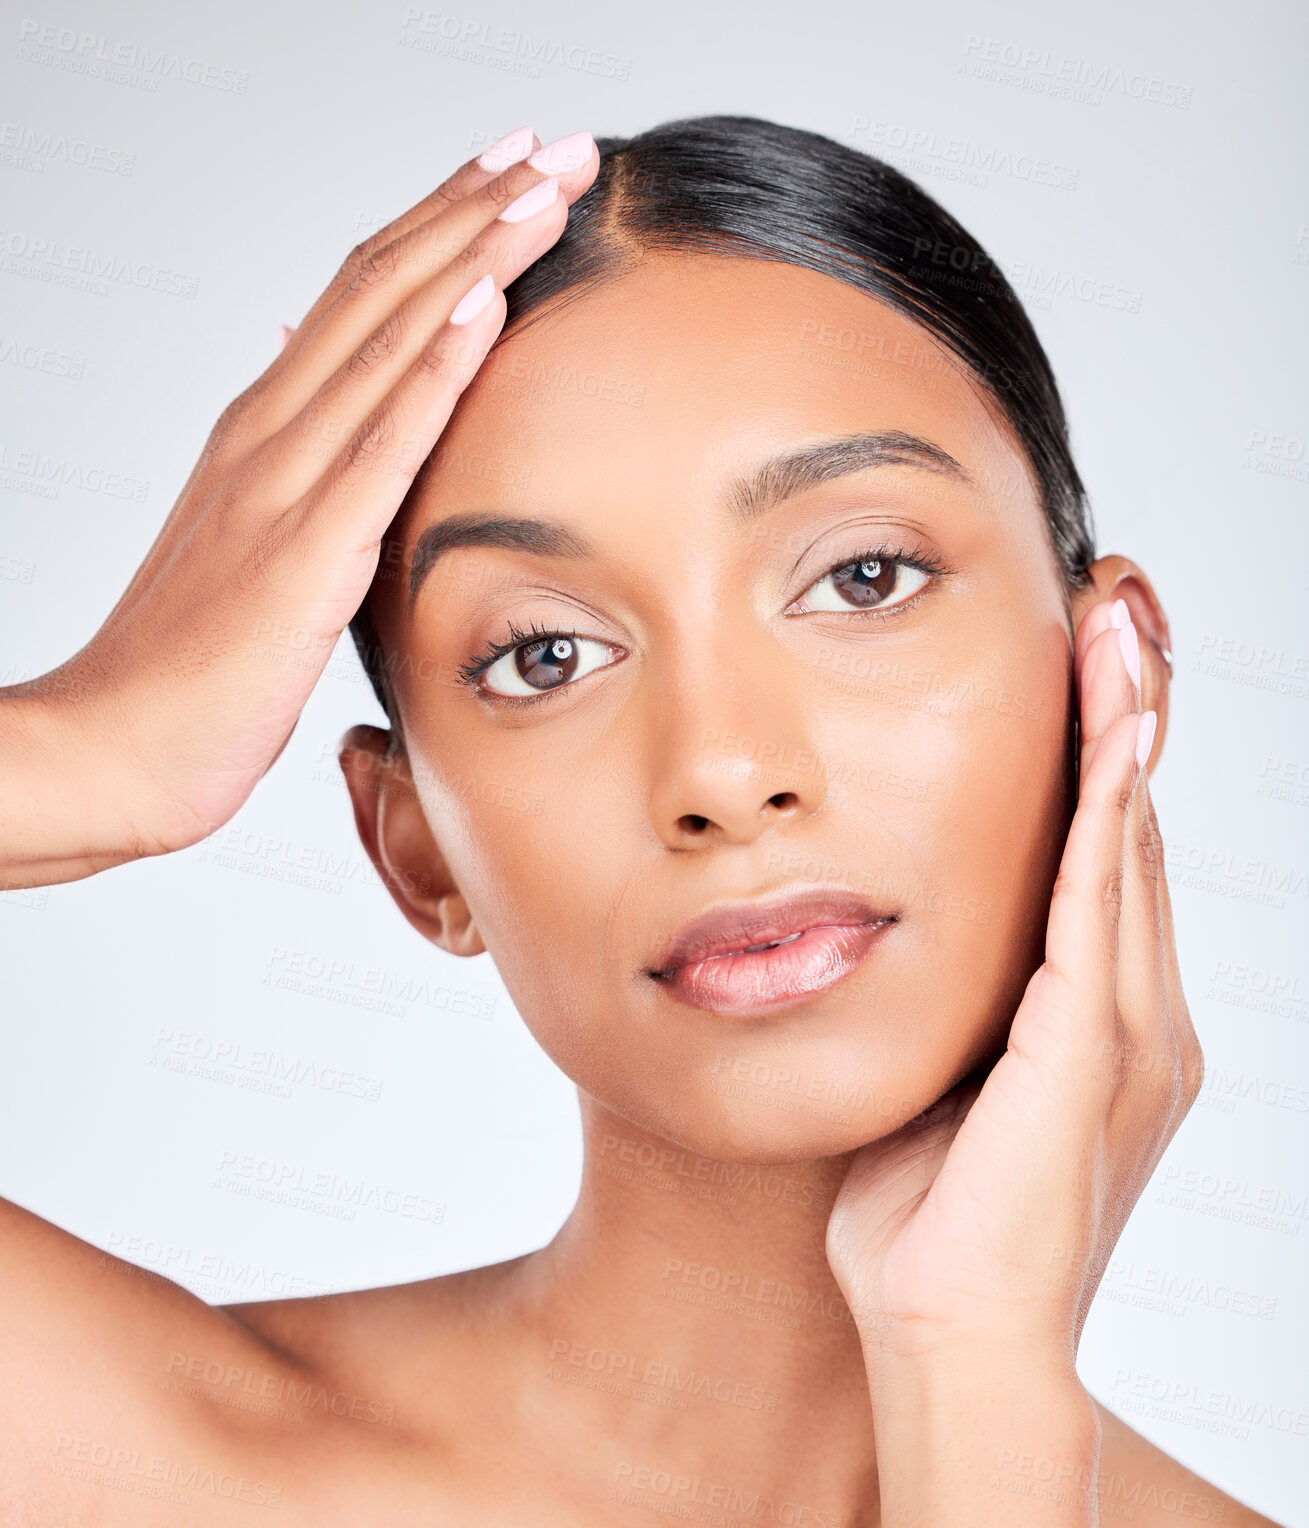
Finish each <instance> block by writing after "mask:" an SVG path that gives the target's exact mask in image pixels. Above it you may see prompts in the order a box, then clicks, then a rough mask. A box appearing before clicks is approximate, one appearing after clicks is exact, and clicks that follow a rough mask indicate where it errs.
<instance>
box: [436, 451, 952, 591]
mask: <svg viewBox="0 0 1309 1528" xmlns="http://www.w3.org/2000/svg"><path fill="white" fill-rule="evenodd" d="M873 467H919V468H922V469H923V470H925V471H927V472H935V473H938V474H940V475H941V476H944V477H950V478H953V479H955V480H956V481H957V482H960V483H965V484H969V485H971V484H972V478H971V477H970V476H969V475H968V473H967V472H966V471H965V469H964V468H963V467H962V466H961V465H960V464H959V463H958V462H957V461H956V460H955V459H954V457H953V456H951V455H950V453H949V452H948V451H945V450H943V449H942V448H941V447H940V446H938V445H935V444H934V443H933V442H932V441H930V440H923V439H922V438H921V437H920V436H917V435H907V434H905V433H904V432H903V431H901V430H884V431H881V432H878V433H862V434H857V435H843V436H841V437H839V438H838V439H835V440H824V441H819V442H817V443H816V444H814V445H811V446H800V447H798V448H797V449H796V450H794V451H787V452H785V453H784V454H783V455H781V456H774V457H771V458H769V460H767V461H765V462H762V463H760V465H759V466H758V467H756V468H755V469H754V470H753V471H752V472H750V473H748V474H746V475H745V476H744V477H740V478H738V479H737V480H736V481H735V482H734V483H733V484H732V486H731V488H730V489H729V490H728V494H727V504H728V507H729V508H730V510H731V511H732V513H733V515H734V516H735V517H736V518H737V519H738V520H742V521H750V520H753V519H755V518H756V517H757V516H759V515H762V514H766V513H767V512H768V511H769V510H770V509H775V508H776V507H777V506H778V505H779V504H781V503H783V502H784V501H785V500H787V499H791V498H794V497H795V496H796V495H797V494H800V493H804V492H805V491H806V490H808V489H810V488H816V487H817V486H818V485H819V484H821V483H830V482H832V481H834V480H835V479H836V478H842V477H847V476H849V475H850V474H851V473H853V472H866V471H867V470H869V469H870V468H873ZM469 546H486V547H504V548H508V549H510V550H516V551H524V552H532V553H533V554H535V555H536V556H538V557H561V558H571V559H580V558H587V557H593V556H594V555H595V550H596V549H595V547H594V546H593V544H592V543H591V542H590V541H588V540H587V538H586V537H585V536H583V535H581V534H580V533H579V532H578V531H575V530H572V529H570V528H569V527H568V526H566V525H560V524H559V523H558V522H557V521H553V520H540V519H536V518H534V517H530V516H521V515H493V514H482V513H477V512H469V513H465V514H460V515H452V516H450V518H449V519H447V520H439V521H437V523H436V524H435V525H429V526H428V527H427V529H426V530H425V531H424V532H423V534H422V535H421V536H420V537H419V538H418V542H417V544H416V545H415V547H414V556H413V561H412V562H411V564H410V566H409V604H410V606H411V607H412V605H413V603H414V601H415V599H417V597H418V591H419V589H420V588H421V587H422V584H423V580H424V579H425V578H426V577H427V575H428V574H429V573H430V572H431V571H432V568H433V567H434V566H435V564H436V563H437V562H438V561H439V559H440V558H442V557H444V556H445V554H446V553H447V552H453V551H455V550H456V549H458V548H459V547H469Z"/></svg>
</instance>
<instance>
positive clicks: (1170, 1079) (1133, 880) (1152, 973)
mask: <svg viewBox="0 0 1309 1528" xmlns="http://www.w3.org/2000/svg"><path fill="white" fill-rule="evenodd" d="M1152 718H1153V713H1150V714H1149V716H1148V717H1143V718H1142V734H1141V735H1142V741H1143V743H1144V746H1146V747H1147V748H1148V747H1149V744H1150V742H1151V740H1152V739H1153V732H1154V729H1153V724H1152ZM1162 883H1163V856H1162V845H1161V844H1160V843H1159V842H1158V839H1157V829H1156V826H1155V823H1154V814H1153V811H1152V808H1151V804H1150V792H1149V786H1148V783H1147V781H1146V778H1145V775H1144V773H1142V776H1141V779H1140V781H1139V783H1138V785H1137V788H1136V791H1135V792H1134V794H1133V796H1132V804H1131V807H1130V808H1129V810H1128V814H1127V824H1126V832H1125V837H1124V844H1123V910H1122V917H1121V919H1120V922H1119V929H1118V984H1117V1005H1118V1013H1119V1017H1120V1019H1121V1021H1122V1026H1123V1033H1122V1040H1123V1042H1124V1045H1125V1050H1124V1053H1123V1054H1120V1055H1119V1056H1118V1057H1116V1058H1115V1059H1116V1062H1117V1066H1118V1069H1119V1071H1120V1072H1122V1071H1124V1070H1126V1071H1127V1072H1128V1074H1129V1076H1130V1077H1131V1079H1132V1080H1134V1081H1135V1082H1136V1083H1138V1084H1139V1085H1141V1086H1142V1087H1143V1088H1144V1089H1145V1091H1146V1092H1147V1093H1148V1094H1151V1095H1154V1096H1156V1097H1159V1098H1162V1097H1163V1096H1164V1095H1167V1099H1168V1106H1169V1107H1171V1102H1172V1092H1173V1090H1174V1088H1175V1086H1176V1071H1177V1066H1178V1060H1179V1053H1178V1046H1177V1038H1176V1035H1175V1033H1174V1027H1173V1020H1172V1016H1171V1013H1170V1003H1169V990H1168V976H1167V970H1166V961H1165V940H1166V937H1167V934H1166V929H1165V925H1164V914H1163V903H1162V900H1161V887H1162Z"/></svg>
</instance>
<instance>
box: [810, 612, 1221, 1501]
mask: <svg viewBox="0 0 1309 1528" xmlns="http://www.w3.org/2000/svg"><path fill="white" fill-rule="evenodd" d="M1126 616H1127V607H1126V605H1125V604H1122V603H1121V602H1119V603H1114V602H1101V603H1100V604H1097V605H1095V606H1094V607H1092V609H1091V610H1090V611H1089V612H1088V613H1087V615H1086V617H1085V619H1084V620H1083V622H1082V623H1081V627H1080V629H1079V631H1078V633H1077V639H1076V643H1075V671H1076V675H1077V681H1078V691H1079V717H1080V723H1081V737H1082V743H1081V771H1080V774H1081V778H1080V785H1079V796H1078V804H1077V810H1076V812H1075V814H1074V817H1073V822H1072V825H1071V828H1070V830H1069V834H1068V841H1067V845H1066V847H1065V850H1064V854H1063V858H1062V861H1061V863H1060V868H1059V874H1058V877H1057V879H1056V882H1055V887H1054V892H1053V896H1052V900H1051V906H1050V914H1049V919H1048V923H1047V931H1046V946H1045V960H1044V963H1043V964H1042V965H1041V967H1040V969H1039V970H1038V971H1037V972H1036V973H1035V974H1034V976H1033V977H1032V979H1031V981H1030V982H1029V983H1028V987H1027V991H1026V993H1025V995H1024V997H1023V1000H1022V1003H1021V1004H1020V1006H1019V1008H1018V1011H1017V1013H1016V1014H1015V1016H1014V1020H1013V1024H1012V1026H1011V1030H1010V1036H1009V1043H1008V1048H1007V1049H1006V1051H1005V1054H1004V1055H1003V1056H1002V1057H1001V1058H1000V1060H999V1061H998V1062H997V1063H996V1065H995V1066H994V1068H993V1069H992V1070H991V1072H990V1074H989V1076H988V1077H987V1078H986V1079H985V1082H984V1083H982V1084H981V1085H980V1086H979V1085H978V1084H977V1082H976V1081H973V1082H970V1083H969V1084H967V1085H962V1086H961V1087H960V1088H958V1089H956V1090H954V1092H953V1093H951V1094H949V1095H947V1097H946V1098H945V1099H943V1100H942V1101H941V1102H940V1103H938V1104H937V1105H935V1106H933V1108H931V1109H929V1110H928V1111H927V1112H926V1113H925V1114H924V1115H922V1116H920V1117H919V1118H918V1119H917V1120H915V1121H912V1122H911V1123H910V1124H909V1125H907V1126H906V1127H905V1128H904V1129H903V1130H900V1131H898V1132H896V1134H895V1135H892V1136H889V1137H887V1138H886V1139H884V1140H881V1141H878V1142H875V1143H874V1144H873V1145H871V1146H867V1147H865V1148H863V1150H862V1151H861V1152H860V1153H859V1154H858V1155H857V1156H856V1158H855V1160H854V1163H853V1165H852V1167H851V1170H850V1173H849V1175H848V1177H847V1179H846V1182H845V1185H844V1187H843V1189H842V1191H841V1194H840V1196H839V1198H838V1200H837V1203H836V1207H835V1209H834V1211H833V1215H832V1220H831V1224H830V1227H829V1232H828V1256H829V1260H830V1261H831V1264H832V1268H833V1271H834V1272H835V1274H836V1277H837V1279H838V1281H839V1282H840V1284H841V1286H842V1288H843V1290H844V1291H845V1294H846V1298H847V1300H848V1301H849V1303H850V1307H851V1310H852V1311H853V1313H854V1315H855V1319H856V1322H857V1324H858V1326H859V1330H860V1335H861V1338H862V1340H863V1345H864V1355H865V1361H866V1365H867V1369H868V1378H869V1386H870V1394H871V1396H872V1399H873V1405H874V1412H875V1414H876V1415H877V1416H878V1418H879V1450H878V1452H879V1461H880V1459H881V1457H882V1447H881V1440H882V1437H883V1425H884V1426H885V1430H886V1435H887V1436H888V1437H891V1438H897V1439H899V1440H900V1442H901V1443H903V1444H905V1445H912V1446H907V1447H896V1448H895V1449H894V1451H893V1452H892V1453H891V1454H890V1455H889V1457H891V1458H896V1459H903V1458H910V1459H917V1461H918V1465H917V1467H916V1469H915V1470H914V1472H913V1474H914V1476H915V1479H914V1480H910V1479H909V1478H908V1477H907V1476H906V1478H905V1479H904V1480H903V1481H900V1482H898V1483H897V1481H896V1480H895V1479H890V1480H888V1481H887V1482H886V1484H885V1486H884V1495H883V1510H884V1512H887V1511H888V1502H894V1501H896V1500H897V1499H898V1498H899V1497H900V1496H903V1498H904V1500H905V1502H909V1501H910V1500H911V1499H912V1500H914V1501H917V1502H918V1504H919V1506H921V1505H922V1504H921V1501H920V1500H919V1498H918V1497H915V1496H914V1492H915V1491H916V1489H917V1487H918V1486H919V1485H920V1484H921V1480H922V1454H921V1452H920V1448H921V1447H927V1448H928V1449H929V1451H930V1441H929V1440H930V1437H932V1436H938V1437H939V1436H942V1435H943V1433H942V1429H945V1430H946V1431H948V1430H949V1428H950V1427H951V1426H953V1425H954V1424H955V1423H957V1422H958V1421H959V1420H960V1417H961V1415H962V1414H964V1413H967V1414H968V1415H969V1416H970V1417H972V1416H975V1414H976V1411H975V1400H976V1394H977V1388H978V1386H979V1385H980V1384H985V1386H986V1389H987V1393H988V1396H989V1397H990V1410H989V1412H988V1416H989V1417H991V1418H992V1419H993V1420H992V1421H991V1422H990V1423H988V1426H989V1427H990V1428H991V1429H992V1431H993V1432H994V1433H995V1437H994V1439H993V1438H991V1437H990V1436H989V1435H988V1433H987V1428H985V1427H979V1428H974V1430H973V1432H972V1433H970V1434H969V1439H970V1441H969V1444H968V1446H967V1447H966V1448H963V1449H961V1450H958V1451H952V1452H951V1455H950V1459H949V1460H948V1461H947V1464H946V1467H945V1468H944V1469H942V1470H939V1471H937V1472H936V1473H935V1474H934V1475H933V1489H934V1490H935V1491H936V1492H937V1493H939V1494H937V1495H936V1496H934V1497H933V1501H932V1503H931V1504H930V1505H929V1507H928V1508H927V1509H925V1510H926V1511H927V1515H925V1516H921V1515H915V1513H916V1512H917V1510H918V1509H917V1507H916V1508H915V1509H914V1511H907V1512H906V1513H905V1514H904V1515H903V1516H895V1518H894V1520H895V1521H897V1522H900V1521H903V1522H905V1523H909V1522H914V1523H917V1522H919V1521H922V1522H924V1523H926V1522H929V1521H939V1520H949V1519H950V1518H951V1517H952V1515H953V1516H955V1518H956V1520H960V1521H962V1520H964V1514H967V1513H973V1514H974V1515H973V1516H971V1517H969V1518H968V1520H970V1521H983V1520H985V1521H990V1520H991V1519H990V1518H988V1517H985V1515H984V1514H982V1515H980V1516H979V1515H976V1509H978V1508H979V1507H980V1506H981V1505H983V1504H986V1503H988V1502H989V1496H988V1487H987V1485H986V1483H985V1479H984V1477H985V1476H986V1473H987V1472H986V1459H987V1458H988V1457H989V1456H988V1450H989V1449H990V1448H991V1444H992V1442H994V1444H995V1447H997V1448H999V1447H1002V1446H1003V1447H1009V1448H1014V1447H1019V1446H1020V1445H1021V1447H1022V1448H1023V1449H1024V1450H1025V1451H1029V1452H1031V1451H1035V1452H1038V1453H1039V1452H1042V1451H1044V1452H1045V1454H1046V1456H1047V1457H1054V1458H1058V1457H1061V1452H1060V1451H1061V1450H1062V1451H1063V1454H1064V1455H1068V1454H1073V1455H1077V1456H1080V1453H1081V1452H1083V1451H1087V1450H1089V1451H1090V1452H1091V1453H1092V1454H1093V1452H1094V1446H1093V1445H1094V1439H1093V1437H1092V1434H1093V1433H1094V1431H1095V1427H1094V1422H1093V1418H1094V1413H1093V1408H1091V1405H1090V1402H1089V1398H1088V1397H1086V1395H1085V1392H1084V1391H1083V1390H1082V1389H1081V1386H1080V1383H1079V1381H1078V1380H1077V1375H1076V1371H1075V1368H1074V1361H1075V1358H1076V1352H1077V1343H1078V1339H1079V1338H1080V1335H1081V1328H1082V1323H1083V1321H1084V1320H1085V1317H1086V1313H1087V1310H1088V1309H1089V1306H1090V1301H1091V1297H1092V1296H1093V1294H1094V1292H1095V1288H1096V1286H1097V1284H1098V1283H1099V1279H1100V1276H1101V1273H1102V1271H1103V1269H1104V1266H1105V1263H1106V1262H1107V1260H1108V1258H1109V1255H1110V1253H1111V1251H1112V1249H1113V1247H1114V1244H1115V1243H1116V1242H1117V1240H1118V1237H1119V1235H1120V1234H1121V1231H1122V1228H1123V1224H1124V1222H1125V1220H1126V1218H1127V1215H1128V1213H1129V1212H1130V1210H1131V1208H1132V1206H1133V1205H1134V1204H1135V1203H1136V1200H1137V1199H1138V1197H1139V1196H1140V1194H1141V1192H1142V1190H1143V1189H1144V1187H1145V1184H1146V1182H1147V1180H1148V1178H1149V1175H1150V1173H1151V1172H1152V1171H1153V1169H1154V1166H1155V1164H1156V1163H1157V1162H1158V1160H1159V1157H1160V1155H1161V1154H1162V1152H1163V1150H1164V1147H1165V1146H1166V1145H1167V1143H1168V1141H1169V1139H1170V1138H1171V1137H1172V1135H1173V1133H1174V1131H1175V1130H1176V1128H1177V1126H1178V1124H1180V1122H1181V1119H1182V1117H1183V1116H1184V1115H1185V1113H1186V1111H1187V1110H1188V1109H1189V1107H1190V1105H1191V1103H1192V1102H1193V1101H1194V1098H1195V1095H1196V1092H1197V1091H1198V1089H1199V1082H1200V1065H1201V1063H1200V1053H1199V1047H1198V1044H1197V1042H1196V1039H1195V1034H1194V1031H1193V1029H1192V1027H1191V1022H1190V1017H1189V1014H1188V1012H1187V1009H1186V1003H1185V999H1184V998H1183V995H1182V989H1181V981H1180V976H1179V972H1178V966H1177V957H1176V951H1175V949H1174V943H1173V933H1172V919H1171V912H1170V908H1169V903H1168V891H1167V886H1166V884H1165V882H1164V877H1163V869H1162V866H1163V856H1162V844H1161V840H1160V837H1159V830H1158V826H1157V824H1156V822H1155V817H1154V810H1153V807H1152V805H1151V803H1150V799H1149V787H1148V783H1147V779H1146V776H1145V772H1144V768H1143V765H1144V763H1145V760H1146V758H1147V757H1148V755H1149V753H1150V750H1151V746H1152V744H1153V741H1154V736H1155V715H1154V713H1153V712H1152V711H1151V712H1146V713H1145V714H1144V715H1142V714H1141V713H1140V710H1139V704H1140V681H1141V668H1140V660H1139V651H1140V644H1139V637H1138V636H1137V633H1136V632H1135V630H1134V629H1133V626H1132V623H1131V622H1130V621H1129V620H1128V619H1126ZM1038 1394H1039V1395H1040V1396H1041V1397H1042V1404H1040V1405H1033V1403H1032V1397H1033V1396H1034V1395H1038ZM938 1408H939V1409H940V1414H939V1415H937V1416H935V1417H933V1412H934V1411H935V1410H937V1409H938ZM970 1408H971V1410H970ZM915 1429H926V1432H925V1434H924V1436H923V1437H920V1438H917V1439H916V1441H915ZM1016 1440H1018V1441H1016ZM1051 1450H1053V1452H1051ZM935 1462H936V1461H934V1464H935ZM992 1462H993V1461H992ZM990 1505H991V1506H994V1503H993V1502H991V1503H990ZM932 1513H935V1514H936V1515H935V1516H933V1515H931V1514H932Z"/></svg>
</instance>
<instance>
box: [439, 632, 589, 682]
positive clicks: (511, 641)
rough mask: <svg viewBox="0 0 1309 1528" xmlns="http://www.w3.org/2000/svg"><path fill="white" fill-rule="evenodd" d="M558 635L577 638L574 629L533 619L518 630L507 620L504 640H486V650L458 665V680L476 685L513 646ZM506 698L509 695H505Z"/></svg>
mask: <svg viewBox="0 0 1309 1528" xmlns="http://www.w3.org/2000/svg"><path fill="white" fill-rule="evenodd" d="M559 637H567V638H568V639H569V640H570V641H573V642H575V641H576V640H577V632H576V631H563V630H560V629H557V628H555V627H552V626H538V625H537V624H536V622H535V621H533V622H531V623H530V625H529V627H528V630H527V631H519V629H518V627H517V626H515V625H514V623H513V622H512V621H510V622H509V637H508V640H507V641H504V642H488V643H487V645H486V651H485V652H484V653H483V654H482V655H481V656H480V657H478V658H472V659H470V660H469V661H468V662H467V663H461V664H460V665H459V682H460V683H461V684H467V685H476V683H477V681H478V680H479V679H480V678H481V677H482V675H483V674H485V673H486V671H487V669H489V668H490V667H491V665H492V664H493V663H498V662H499V661H500V659H501V658H503V657H504V655H505V654H506V653H511V652H513V650H514V648H516V647H521V646H522V645H523V643H524V642H541V641H546V642H553V641H556V640H557V639H558V638H559ZM505 698H506V699H508V698H510V697H505Z"/></svg>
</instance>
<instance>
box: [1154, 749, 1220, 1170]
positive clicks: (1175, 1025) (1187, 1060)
mask: <svg viewBox="0 0 1309 1528" xmlns="http://www.w3.org/2000/svg"><path fill="white" fill-rule="evenodd" d="M1139 793H1140V795H1141V798H1142V805H1143V809H1144V813H1145V818H1146V829H1145V831H1146V832H1147V834H1148V836H1149V840H1150V846H1151V847H1150V854H1151V860H1152V864H1153V866H1154V868H1155V875H1154V883H1153V884H1154V889H1155V894H1156V897H1157V899H1158V908H1159V925H1160V951H1161V956H1162V963H1163V981H1164V990H1165V1002H1166V1012H1167V1017H1168V1021H1169V1024H1170V1027H1171V1030H1172V1035H1173V1043H1174V1045H1175V1047H1176V1054H1177V1096H1176V1097H1175V1098H1174V1100H1173V1103H1172V1109H1171V1114H1170V1118H1169V1121H1168V1125H1167V1132H1166V1135H1165V1136H1164V1139H1165V1141H1166V1140H1169V1139H1171V1137H1172V1135H1173V1133H1174V1131H1176V1129H1177V1127H1178V1125H1180V1124H1181V1122H1182V1120H1183V1118H1184V1117H1185V1115H1186V1113H1187V1111H1188V1110H1189V1109H1190V1107H1191V1105H1192V1103H1193V1102H1194V1101H1195V1097H1196V1094H1197V1093H1198V1092H1199V1090H1200V1085H1201V1083H1202V1081H1203V1079H1204V1054H1203V1052H1202V1050H1201V1048H1200V1041H1199V1038H1198V1036H1197V1035H1196V1032H1195V1026H1194V1025H1193V1024H1192V1022H1191V1013H1190V1009H1189V1007H1188V1005H1187V1001H1186V994H1185V992H1184V991H1183V989H1182V971H1181V963H1180V961H1179V960H1178V957H1177V940H1176V937H1175V935H1174V932H1173V908H1172V898H1171V896H1170V895H1169V891H1168V873H1167V866H1166V863H1165V858H1164V841H1163V835H1162V833H1161V832H1160V830H1159V820H1158V817H1157V815H1156V812H1155V805H1154V797H1153V793H1152V792H1151V790H1150V782H1149V777H1148V776H1147V775H1144V774H1143V775H1142V779H1141V786H1140V789H1139Z"/></svg>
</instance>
